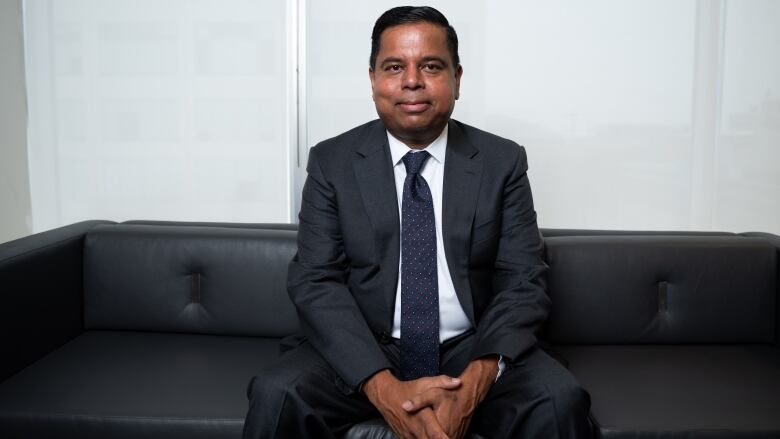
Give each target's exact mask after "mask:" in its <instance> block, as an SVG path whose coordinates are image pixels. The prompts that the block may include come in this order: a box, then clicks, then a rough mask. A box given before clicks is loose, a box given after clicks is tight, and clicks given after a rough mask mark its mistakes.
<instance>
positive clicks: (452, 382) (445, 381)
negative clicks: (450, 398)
mask: <svg viewBox="0 0 780 439" xmlns="http://www.w3.org/2000/svg"><path fill="white" fill-rule="evenodd" d="M427 379H428V382H427V384H428V385H429V386H430V387H441V388H442V389H456V388H458V387H459V386H460V378H453V377H451V376H447V375H437V376H435V377H430V378H427Z"/></svg>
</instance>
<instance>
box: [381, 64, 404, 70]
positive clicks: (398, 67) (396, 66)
mask: <svg viewBox="0 0 780 439" xmlns="http://www.w3.org/2000/svg"><path fill="white" fill-rule="evenodd" d="M401 70H403V67H401V65H400V64H390V65H387V66H385V71H386V72H400V71H401Z"/></svg>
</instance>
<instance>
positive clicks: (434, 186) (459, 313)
mask: <svg viewBox="0 0 780 439" xmlns="http://www.w3.org/2000/svg"><path fill="white" fill-rule="evenodd" d="M447 128H448V127H446V126H445V127H444V130H443V131H442V132H441V134H439V137H437V138H436V140H434V141H433V142H432V143H431V144H430V145H428V146H426V147H425V148H423V149H419V150H417V149H412V148H409V147H408V146H406V145H405V144H404V143H403V142H401V141H400V140H398V139H396V138H395V137H393V135H392V134H390V132H389V131H388V132H387V142H388V143H389V144H390V158H391V160H392V162H393V174H394V176H395V193H396V194H397V195H398V218H403V214H402V212H401V210H402V206H403V193H404V180H406V166H404V162H403V160H402V159H403V157H404V156H405V155H406V153H408V152H410V151H411V152H415V153H417V152H420V151H428V153H429V154H430V155H431V157H430V158H429V159H428V160H426V161H425V164H424V165H423V168H422V170H421V171H420V175H422V177H423V178H424V179H425V181H426V182H427V183H428V187H429V188H430V190H431V197H432V198H433V217H434V222H435V224H436V277H437V280H438V282H439V342H440V343H441V342H443V341H445V340H448V339H450V338H452V337H455V336H458V335H460V334H462V333H464V332H466V331H468V330H469V329H471V328H472V326H471V322H470V321H469V318H468V317H467V316H466V312H465V311H463V307H462V306H461V305H460V301H459V300H458V296H457V295H456V294H455V286H454V285H453V283H452V276H450V268H449V266H448V265H447V257H446V255H445V253H444V238H443V235H442V226H441V224H442V222H441V221H442V220H441V212H442V192H443V188H444V159H445V158H446V155H447ZM401 227H402V229H401V233H403V225H401ZM400 255H403V252H401V253H400ZM400 255H399V258H398V260H399V261H401V260H402V259H403V258H402V257H401V256H400ZM392 336H393V337H395V338H401V264H400V263H399V264H398V286H397V287H396V290H395V313H394V314H393V332H392ZM505 368H506V365H505V364H504V359H503V357H501V356H499V359H498V375H496V378H495V379H496V380H498V378H499V377H500V376H501V374H502V373H503V372H504V369H505Z"/></svg>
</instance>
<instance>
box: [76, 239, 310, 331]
mask: <svg viewBox="0 0 780 439" xmlns="http://www.w3.org/2000/svg"><path fill="white" fill-rule="evenodd" d="M295 249H296V233H295V232H294V231H287V230H259V229H239V228H220V227H185V226H181V227H168V226H161V225H156V226H153V225H113V226H98V227H95V228H94V229H93V230H92V231H90V233H89V234H88V235H87V239H86V243H85V250H84V313H85V315H84V322H85V326H86V328H87V329H118V330H142V331H170V332H187V333H206V334H231V335H256V336H268V337H281V336H285V335H289V334H292V333H293V332H295V331H296V330H297V328H298V319H297V315H296V313H295V308H294V307H293V305H292V302H291V301H290V299H289V297H288V295H287V286H286V282H287V265H288V263H289V262H290V260H291V259H292V256H293V254H294V253H295Z"/></svg>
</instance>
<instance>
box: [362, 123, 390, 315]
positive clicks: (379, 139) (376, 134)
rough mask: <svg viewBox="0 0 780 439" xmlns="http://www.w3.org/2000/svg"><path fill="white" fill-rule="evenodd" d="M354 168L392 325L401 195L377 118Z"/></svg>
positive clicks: (384, 134)
mask: <svg viewBox="0 0 780 439" xmlns="http://www.w3.org/2000/svg"><path fill="white" fill-rule="evenodd" d="M359 142H360V145H359V146H358V147H357V148H356V150H355V152H356V154H355V159H354V161H353V162H352V168H353V170H354V172H355V178H356V179H357V183H358V187H359V188H360V195H361V198H362V200H363V206H364V207H365V209H366V213H367V214H368V217H369V221H370V222H371V226H372V227H373V229H374V236H373V238H374V243H375V245H376V249H377V254H378V257H379V261H380V263H381V264H382V268H383V270H382V271H384V273H385V274H384V276H385V285H386V287H385V290H386V291H384V294H383V295H384V296H385V301H386V305H387V309H388V310H390V311H391V312H390V313H388V315H389V316H388V318H389V320H388V321H387V325H388V326H387V327H388V328H390V327H392V324H393V312H392V311H393V310H394V309H395V308H394V306H395V293H396V284H397V282H398V264H399V260H398V259H399V255H400V237H399V235H400V232H399V230H400V220H399V218H398V196H397V194H396V190H395V177H394V174H393V164H392V163H391V158H390V146H389V145H388V143H387V132H386V130H385V127H384V124H382V123H381V122H379V121H377V122H376V123H375V124H372V126H371V127H369V131H368V133H367V135H366V136H364V137H363V138H361V139H360V140H359Z"/></svg>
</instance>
